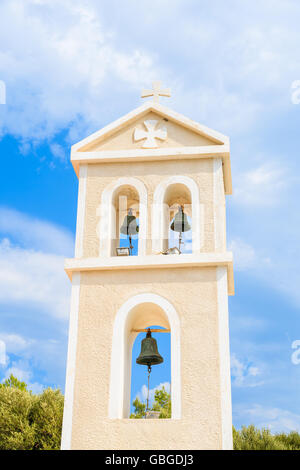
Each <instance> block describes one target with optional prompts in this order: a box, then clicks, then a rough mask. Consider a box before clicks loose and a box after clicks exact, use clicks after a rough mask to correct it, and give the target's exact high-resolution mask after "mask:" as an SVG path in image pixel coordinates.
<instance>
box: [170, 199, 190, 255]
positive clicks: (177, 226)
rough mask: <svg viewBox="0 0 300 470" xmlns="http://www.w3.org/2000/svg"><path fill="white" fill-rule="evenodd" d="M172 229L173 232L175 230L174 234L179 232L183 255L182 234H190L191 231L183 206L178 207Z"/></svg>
mask: <svg viewBox="0 0 300 470" xmlns="http://www.w3.org/2000/svg"><path fill="white" fill-rule="evenodd" d="M170 228H171V230H173V232H179V237H178V240H179V252H180V253H181V250H180V247H181V244H182V243H183V241H182V236H181V234H182V232H188V231H189V230H191V226H190V224H189V222H188V218H187V216H186V214H185V213H184V212H183V208H182V206H179V207H178V212H177V214H176V215H175V217H174V219H173V222H172V223H171V227H170Z"/></svg>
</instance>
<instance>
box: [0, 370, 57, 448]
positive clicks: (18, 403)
mask: <svg viewBox="0 0 300 470" xmlns="http://www.w3.org/2000/svg"><path fill="white" fill-rule="evenodd" d="M63 407H64V397H63V395H62V393H61V392H60V390H53V389H51V388H47V389H45V390H44V391H43V392H42V393H41V394H39V395H35V394H33V393H32V392H31V391H28V390H27V385H26V384H25V383H24V382H20V381H19V380H18V379H17V378H16V377H14V376H13V375H11V376H10V377H9V379H7V380H5V382H4V383H3V384H1V385H0V450H51V449H59V448H60V440H61V428H62V416H63Z"/></svg>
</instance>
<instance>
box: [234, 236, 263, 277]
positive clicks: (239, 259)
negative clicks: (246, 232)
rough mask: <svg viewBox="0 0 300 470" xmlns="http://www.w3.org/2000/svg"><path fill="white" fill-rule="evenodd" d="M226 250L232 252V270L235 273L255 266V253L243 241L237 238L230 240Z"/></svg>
mask: <svg viewBox="0 0 300 470" xmlns="http://www.w3.org/2000/svg"><path fill="white" fill-rule="evenodd" d="M228 248H229V250H230V251H232V252H233V256H234V268H235V269H236V270H237V271H243V270H245V269H249V268H251V267H253V266H255V262H256V261H257V259H256V253H255V250H254V248H253V247H252V246H250V245H248V243H245V242H244V241H243V240H241V239H239V238H237V239H235V240H232V241H231V242H230V243H229V245H228Z"/></svg>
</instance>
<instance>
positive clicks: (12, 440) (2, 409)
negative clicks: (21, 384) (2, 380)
mask: <svg viewBox="0 0 300 470" xmlns="http://www.w3.org/2000/svg"><path fill="white" fill-rule="evenodd" d="M32 401H33V396H32V394H31V393H30V392H28V391H27V390H20V389H19V388H17V387H12V386H4V387H1V388H0V449H1V450H28V449H32V448H33V446H34V439H35V432H34V427H33V426H31V425H30V422H29V419H28V416H29V412H30V409H31V406H32Z"/></svg>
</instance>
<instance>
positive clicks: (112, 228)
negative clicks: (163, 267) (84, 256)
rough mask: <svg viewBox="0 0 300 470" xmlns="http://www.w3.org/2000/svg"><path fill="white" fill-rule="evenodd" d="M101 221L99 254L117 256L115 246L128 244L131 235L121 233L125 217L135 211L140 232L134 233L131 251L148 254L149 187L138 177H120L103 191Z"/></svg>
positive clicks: (100, 211) (133, 213)
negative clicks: (147, 188)
mask: <svg viewBox="0 0 300 470" xmlns="http://www.w3.org/2000/svg"><path fill="white" fill-rule="evenodd" d="M98 214H99V215H100V224H99V230H98V236H99V240H100V250H99V253H100V256H101V257H102V256H103V257H110V256H116V255H117V252H116V249H117V248H118V247H120V246H128V242H129V239H128V238H129V237H127V235H125V234H124V233H121V232H122V231H121V227H122V224H123V221H124V218H125V217H126V215H128V214H132V215H133V216H134V217H136V219H137V225H138V227H139V231H138V234H136V235H135V236H133V237H132V241H133V250H132V254H136V255H145V254H146V237H147V190H146V187H145V186H144V184H143V183H142V182H141V181H140V180H138V179H137V178H130V177H129V178H119V179H118V180H117V181H116V182H114V183H112V184H111V185H109V186H108V187H107V188H106V189H105V190H104V191H103V193H102V197H101V204H100V207H99V210H98Z"/></svg>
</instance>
